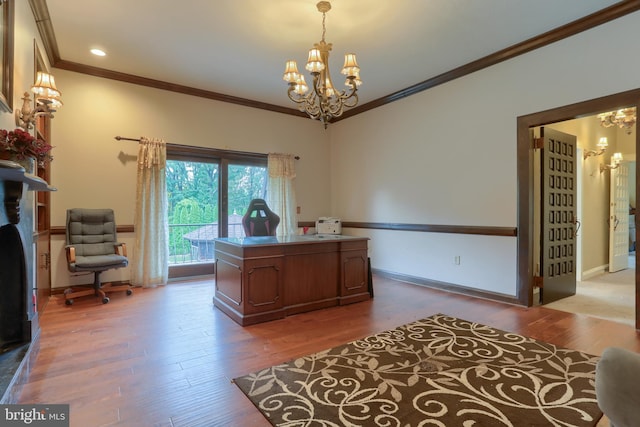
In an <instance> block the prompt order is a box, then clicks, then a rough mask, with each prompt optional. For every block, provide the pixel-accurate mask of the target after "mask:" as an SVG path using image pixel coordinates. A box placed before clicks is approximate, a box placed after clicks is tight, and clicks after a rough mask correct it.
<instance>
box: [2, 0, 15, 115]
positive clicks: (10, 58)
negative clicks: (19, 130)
mask: <svg viewBox="0 0 640 427" xmlns="http://www.w3.org/2000/svg"><path fill="white" fill-rule="evenodd" d="M0 10H1V11H2V14H1V16H0V18H1V19H2V25H1V26H0V31H2V41H1V43H0V49H2V55H1V56H0V67H2V73H1V76H0V77H1V78H0V111H4V112H7V113H13V68H14V40H15V3H14V2H13V1H5V2H0Z"/></svg>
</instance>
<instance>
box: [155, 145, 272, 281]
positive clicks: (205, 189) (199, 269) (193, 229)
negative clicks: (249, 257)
mask: <svg viewBox="0 0 640 427" xmlns="http://www.w3.org/2000/svg"><path fill="white" fill-rule="evenodd" d="M166 174H167V200H168V210H169V212H168V218H169V276H170V277H185V276H194V275H204V274H212V273H213V263H214V239H215V238H217V237H242V236H244V230H243V228H242V222H241V219H242V216H243V215H244V212H245V210H246V208H247V206H248V205H249V201H251V199H254V198H264V197H265V196H266V191H267V155H266V154H252V153H240V152H235V151H224V150H215V149H206V148H199V147H185V146H177V145H169V144H168V145H167V169H166Z"/></svg>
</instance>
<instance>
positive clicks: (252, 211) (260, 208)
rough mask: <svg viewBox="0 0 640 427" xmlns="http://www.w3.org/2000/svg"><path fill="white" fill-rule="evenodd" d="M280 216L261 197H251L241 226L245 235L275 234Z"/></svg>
mask: <svg viewBox="0 0 640 427" xmlns="http://www.w3.org/2000/svg"><path fill="white" fill-rule="evenodd" d="M278 224H280V217H279V216H278V215H277V214H275V213H274V212H273V211H271V209H269V206H267V202H265V201H264V200H263V199H253V200H252V201H251V202H250V203H249V207H248V208H247V212H246V213H245V214H244V216H243V217H242V227H243V228H244V234H245V235H246V236H275V235H276V229H277V228H278Z"/></svg>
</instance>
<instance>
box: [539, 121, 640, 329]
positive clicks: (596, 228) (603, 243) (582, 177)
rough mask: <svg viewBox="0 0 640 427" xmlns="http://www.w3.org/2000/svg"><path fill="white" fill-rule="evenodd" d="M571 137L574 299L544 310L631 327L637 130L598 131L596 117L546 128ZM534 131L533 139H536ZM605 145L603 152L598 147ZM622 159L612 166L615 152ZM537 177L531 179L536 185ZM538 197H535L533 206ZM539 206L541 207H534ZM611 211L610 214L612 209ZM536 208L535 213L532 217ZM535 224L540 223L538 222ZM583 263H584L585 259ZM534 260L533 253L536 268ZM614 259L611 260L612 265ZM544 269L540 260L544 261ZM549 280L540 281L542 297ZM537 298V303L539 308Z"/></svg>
mask: <svg viewBox="0 0 640 427" xmlns="http://www.w3.org/2000/svg"><path fill="white" fill-rule="evenodd" d="M544 129H545V130H548V129H553V130H555V131H559V132H564V133H568V134H571V135H575V136H576V138H577V141H578V150H577V154H576V169H577V170H576V172H577V179H576V187H577V194H576V196H577V199H578V202H577V204H576V211H577V217H576V218H577V220H578V221H577V222H576V225H577V226H576V239H575V240H576V259H575V260H576V271H575V276H574V277H573V278H574V279H575V280H576V282H575V283H576V286H575V295H573V296H568V297H564V296H563V298H561V299H558V300H557V301H554V302H551V303H549V304H548V302H549V299H548V298H545V299H544V302H541V303H542V304H545V306H546V307H549V308H553V309H557V310H561V311H567V312H571V313H579V314H586V315H589V316H592V317H599V318H604V319H608V320H612V321H616V322H619V323H625V324H629V325H631V326H633V325H634V324H635V322H634V320H635V251H634V249H635V229H634V224H635V217H634V212H635V207H636V201H635V193H636V189H635V181H636V177H635V170H636V163H635V157H636V153H635V134H634V133H633V131H634V130H635V126H634V127H633V128H632V129H630V131H629V132H628V131H627V129H620V128H617V127H609V128H605V127H602V126H601V123H600V120H599V118H598V117H597V116H595V115H594V116H588V117H582V118H579V119H574V120H569V121H565V122H559V123H551V124H548V125H545V126H544ZM539 133H540V131H539V130H538V129H535V130H534V135H535V134H539ZM603 139H604V140H605V141H607V143H608V145H607V146H606V147H605V148H604V149H603V148H602V147H600V146H596V143H597V142H600V143H602V140H603ZM616 152H618V153H620V154H621V155H622V156H623V160H622V161H621V162H620V163H619V164H617V165H613V166H614V167H613V168H611V166H612V157H613V155H614V153H616ZM537 181H539V178H536V179H534V183H536V182H537ZM539 199H540V196H535V197H534V206H535V205H536V202H538V201H539ZM538 203H539V202H538ZM612 209H613V210H612ZM537 210H538V209H536V208H534V212H536V211H537ZM535 221H536V224H537V223H538V222H540V219H539V218H536V220H535ZM583 258H584V259H583ZM537 259H539V256H537V257H536V255H535V251H534V264H535V262H536V260H537ZM612 259H613V261H612ZM543 264H544V261H543ZM547 280H548V279H547V277H544V282H543V284H544V285H545V287H544V291H545V293H544V294H541V295H540V296H541V297H542V296H546V291H547V289H546V282H547ZM540 300H541V298H536V299H535V303H536V304H537V303H538V302H539V301H540Z"/></svg>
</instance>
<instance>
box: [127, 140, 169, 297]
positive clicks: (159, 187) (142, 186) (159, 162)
mask: <svg viewBox="0 0 640 427" xmlns="http://www.w3.org/2000/svg"><path fill="white" fill-rule="evenodd" d="M166 164H167V148H166V144H165V142H164V141H163V140H161V139H149V138H145V137H142V138H140V144H139V145H138V179H137V190H136V212H135V218H134V226H135V231H136V242H135V251H134V253H133V263H132V264H133V265H132V268H131V283H132V284H134V285H138V286H142V287H145V288H148V287H154V286H158V285H164V284H166V283H167V279H168V276H169V237H168V236H169V230H168V219H167V184H166V176H165V167H166Z"/></svg>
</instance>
